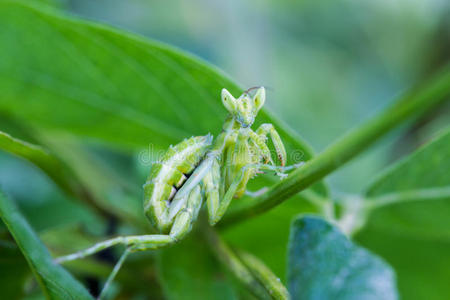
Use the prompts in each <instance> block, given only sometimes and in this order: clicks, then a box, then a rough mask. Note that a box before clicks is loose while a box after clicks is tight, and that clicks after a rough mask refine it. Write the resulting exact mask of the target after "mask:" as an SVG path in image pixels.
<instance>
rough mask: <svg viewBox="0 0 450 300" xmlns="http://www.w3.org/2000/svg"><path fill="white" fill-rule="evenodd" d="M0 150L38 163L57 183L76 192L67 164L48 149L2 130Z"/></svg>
mask: <svg viewBox="0 0 450 300" xmlns="http://www.w3.org/2000/svg"><path fill="white" fill-rule="evenodd" d="M0 150H3V151H7V152H9V153H12V154H14V155H17V156H19V157H21V158H23V159H26V160H28V161H29V162H31V163H33V164H34V165H36V166H37V167H38V168H40V169H41V170H43V171H44V172H45V173H46V174H47V175H48V176H49V177H50V178H51V179H52V180H53V181H54V182H55V183H57V184H58V185H59V186H61V188H62V189H63V190H65V191H67V192H69V193H75V190H74V189H75V187H74V182H73V178H71V177H70V174H69V172H68V170H67V168H66V166H65V165H64V164H63V163H62V162H61V161H59V160H58V159H57V158H56V157H54V156H53V155H51V154H50V153H49V152H48V151H47V150H46V149H44V148H42V147H40V146H38V145H34V144H31V143H28V142H25V141H22V140H20V139H17V138H14V137H12V136H10V135H9V134H7V133H4V132H2V131H0Z"/></svg>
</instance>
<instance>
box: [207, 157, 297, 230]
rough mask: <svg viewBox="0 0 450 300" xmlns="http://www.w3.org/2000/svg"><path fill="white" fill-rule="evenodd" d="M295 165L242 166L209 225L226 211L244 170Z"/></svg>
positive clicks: (281, 170) (285, 167)
mask: <svg viewBox="0 0 450 300" xmlns="http://www.w3.org/2000/svg"><path fill="white" fill-rule="evenodd" d="M296 167H297V165H292V166H273V165H269V164H252V165H246V166H245V167H243V168H242V169H241V170H240V171H239V174H238V176H236V178H235V179H234V180H233V182H232V183H231V185H230V187H229V188H228V190H227V191H226V192H225V195H224V196H223V198H222V200H221V201H220V203H219V208H218V209H217V213H216V215H215V217H214V218H213V219H212V222H211V221H210V223H211V225H214V224H216V223H217V222H219V220H220V219H221V218H222V217H223V215H224V214H225V212H226V211H227V208H228V206H229V205H230V203H231V200H232V199H233V196H234V195H235V194H236V190H237V189H238V187H239V185H240V183H241V181H242V180H243V179H244V177H245V174H246V172H248V171H249V170H251V169H257V170H269V171H275V172H277V174H278V173H280V172H285V171H289V170H291V169H294V168H296ZM210 220H211V216H210Z"/></svg>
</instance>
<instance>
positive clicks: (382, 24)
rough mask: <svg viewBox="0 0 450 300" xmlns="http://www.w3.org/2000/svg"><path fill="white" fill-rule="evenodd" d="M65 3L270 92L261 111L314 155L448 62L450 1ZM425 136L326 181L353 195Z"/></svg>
mask: <svg viewBox="0 0 450 300" xmlns="http://www.w3.org/2000/svg"><path fill="white" fill-rule="evenodd" d="M65 5H66V8H67V10H69V11H71V12H73V13H75V14H77V15H79V16H82V17H85V18H89V19H92V20H96V21H101V22H106V23H108V24H112V25H114V26H118V27H121V28H123V29H126V30H130V31H133V32H138V33H140V34H143V35H146V36H148V37H151V38H154V39H157V40H160V41H163V42H166V43H169V44H171V45H175V46H177V47H179V48H181V49H183V50H187V51H189V52H191V53H194V54H195V55H197V56H199V57H201V58H204V59H206V60H207V61H209V62H212V63H213V64H215V65H217V66H218V67H219V68H221V69H222V70H225V72H226V73H228V74H229V75H230V76H231V78H233V79H235V80H236V81H237V82H238V83H240V84H241V85H242V86H243V87H252V86H260V85H263V86H266V87H268V101H267V104H266V105H267V106H268V107H269V108H270V110H272V111H273V112H275V114H276V115H277V116H279V117H280V118H281V119H282V120H284V121H285V122H286V123H288V124H289V125H290V126H291V127H292V128H293V129H294V130H295V131H296V132H298V133H299V134H300V135H301V136H303V137H304V138H305V139H306V140H307V141H308V142H309V143H310V144H311V145H312V146H313V148H314V149H315V150H316V151H321V150H323V149H324V147H325V146H327V145H328V144H330V143H331V142H332V141H333V140H335V139H336V138H337V137H338V136H340V135H342V134H343V133H345V132H346V131H347V130H348V129H350V128H352V127H355V126H357V125H358V124H359V123H361V122H362V121H363V120H365V119H367V118H368V117H370V116H372V115H375V114H376V113H377V111H379V110H381V109H382V108H383V107H385V106H386V105H387V103H388V102H389V100H391V99H393V98H394V97H395V96H397V95H399V94H400V93H401V92H402V91H403V90H405V89H407V88H408V87H411V86H412V84H413V83H415V82H418V81H420V80H421V79H422V78H424V77H425V76H426V75H427V74H429V73H430V72H432V71H434V70H435V69H436V68H438V67H439V66H442V65H444V64H445V62H446V61H448V60H449V58H450V3H449V2H448V1H444V0H427V1H419V0H416V1H409V0H395V1H389V0H386V1H375V0H373V1H367V0H365V1H357V0H354V1H340V0H339V1H326V0H320V1H308V0H305V1H287V0H285V1H208V0H194V1H181V0H180V1H145V0H142V1H139V0H132V1H121V0H108V1H106V0H105V1H89V0H86V1H83V0H77V1H67V2H65ZM428 130H433V129H428V128H426V129H424V130H421V132H419V133H417V135H415V136H414V137H413V139H414V140H412V141H410V140H408V141H404V140H403V141H402V143H398V144H395V145H392V144H389V143H385V144H386V145H380V146H379V149H377V150H374V151H372V152H370V153H367V154H364V156H362V157H361V158H360V159H357V160H355V161H353V162H352V163H351V164H350V165H348V166H347V167H346V168H345V169H343V170H341V171H339V172H337V173H335V174H334V175H332V176H331V177H330V178H329V182H330V184H331V185H332V186H333V187H334V188H335V192H336V193H339V192H342V193H352V192H358V191H360V190H361V189H362V188H363V187H364V186H365V185H366V184H367V182H368V181H370V179H371V178H372V176H373V174H375V173H376V171H377V170H379V169H380V168H381V167H383V166H384V165H386V164H388V163H389V162H390V161H391V160H392V159H393V158H396V155H398V154H401V153H402V151H408V149H409V148H408V147H409V146H410V145H408V143H413V145H416V144H417V143H421V142H423V140H425V139H426V136H427V135H428V134H429V133H430V132H428ZM404 142H406V144H405V143H404ZM389 146H392V147H393V148H394V151H391V150H392V149H389V150H388V149H386V147H389ZM387 151H389V152H387ZM393 156H394V157H393Z"/></svg>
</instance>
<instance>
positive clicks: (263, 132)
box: [256, 123, 287, 166]
mask: <svg viewBox="0 0 450 300" xmlns="http://www.w3.org/2000/svg"><path fill="white" fill-rule="evenodd" d="M256 133H257V134H258V135H259V136H260V137H263V138H264V140H265V137H266V136H267V135H269V136H270V138H271V139H272V142H273V145H274V146H275V150H276V152H277V156H278V159H279V160H280V163H281V165H282V166H284V165H285V164H286V159H287V155H286V149H285V148H284V144H283V141H282V140H281V138H280V135H279V134H278V132H277V131H276V130H275V128H274V127H273V125H272V124H270V123H264V124H262V125H261V126H259V128H258V129H257V130H256Z"/></svg>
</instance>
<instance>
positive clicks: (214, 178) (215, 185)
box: [203, 159, 221, 224]
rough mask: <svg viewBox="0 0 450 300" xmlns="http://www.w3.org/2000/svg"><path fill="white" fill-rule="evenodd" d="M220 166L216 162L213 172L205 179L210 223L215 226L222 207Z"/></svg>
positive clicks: (204, 185)
mask: <svg viewBox="0 0 450 300" xmlns="http://www.w3.org/2000/svg"><path fill="white" fill-rule="evenodd" d="M220 178H221V176H220V165H219V162H218V160H217V159H216V160H214V162H213V165H212V167H211V170H210V171H209V172H208V173H207V174H206V175H205V177H204V178H203V187H204V191H205V197H206V206H207V208H208V217H209V223H210V224H214V223H215V219H216V215H217V211H218V209H219V206H220Z"/></svg>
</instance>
